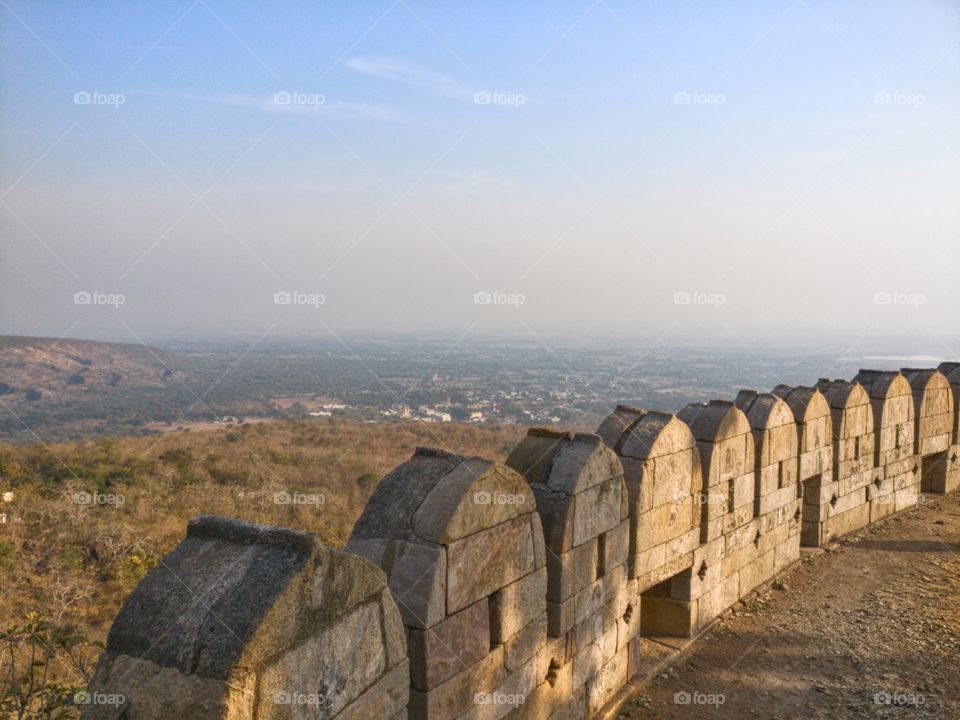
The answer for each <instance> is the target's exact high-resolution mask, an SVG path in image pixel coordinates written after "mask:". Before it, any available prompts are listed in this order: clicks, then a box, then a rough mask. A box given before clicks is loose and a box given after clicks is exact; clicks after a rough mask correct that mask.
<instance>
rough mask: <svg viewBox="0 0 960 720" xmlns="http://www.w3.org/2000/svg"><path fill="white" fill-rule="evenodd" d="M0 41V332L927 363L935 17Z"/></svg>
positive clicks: (939, 243)
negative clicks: (866, 346)
mask: <svg viewBox="0 0 960 720" xmlns="http://www.w3.org/2000/svg"><path fill="white" fill-rule="evenodd" d="M0 18H2V20H0V52H2V70H0V72H2V75H0V126H2V129H3V134H2V141H0V168H2V169H0V181H2V186H0V193H3V196H2V200H3V203H4V205H0V229H2V232H3V243H2V246H0V262H2V265H0V281H2V286H0V331H4V332H18V333H25V334H45V335H53V336H59V335H61V334H63V333H64V332H66V331H68V329H69V332H70V334H73V335H82V336H102V337H112V338H115V339H130V335H131V333H136V335H138V336H142V337H160V336H170V335H192V334H198V333H199V334H217V333H219V334H231V333H254V334H257V333H258V332H260V331H262V330H264V329H267V328H273V329H271V330H270V331H271V332H283V331H291V332H292V331H307V332H310V331H318V332H319V331H324V330H327V329H330V328H343V329H344V330H380V329H402V330H410V331H418V330H428V329H429V330H437V329H440V330H448V331H451V332H455V333H456V332H460V331H462V330H464V329H466V328H467V327H469V326H470V324H471V323H478V324H479V326H480V327H481V328H482V329H484V330H487V331H490V332H498V331H503V332H521V333H523V332H527V331H529V332H532V333H540V332H543V333H548V332H561V333H563V332H569V333H585V332H588V331H595V330H603V331H611V332H617V331H622V332H631V333H633V332H645V333H651V334H654V335H655V334H658V333H661V332H663V331H665V330H667V329H668V328H669V329H670V332H686V333H698V332H713V333H719V334H724V333H728V332H729V333H730V334H732V335H734V336H738V337H739V336H740V335H744V336H745V335H746V334H750V333H753V334H760V335H762V334H763V333H765V332H776V333H780V334H781V335H782V334H784V333H787V334H789V333H792V332H794V330H795V329H796V330H797V331H799V330H800V329H803V330H804V331H812V332H826V331H832V332H840V333H851V332H856V331H858V330H861V329H862V330H867V328H869V327H872V326H876V327H877V329H878V330H879V329H881V328H882V329H884V330H888V331H890V332H907V331H909V330H915V329H916V328H917V327H923V328H927V329H928V331H929V332H930V333H933V334H935V335H936V336H937V337H938V338H942V339H943V341H944V342H946V343H948V344H950V343H953V342H955V340H954V339H953V336H952V335H951V333H952V334H953V335H955V334H956V331H957V327H956V320H955V309H956V307H957V303H958V300H960V283H957V282H956V278H957V273H956V269H957V267H960V240H958V238H960V211H958V210H957V208H958V207H960V203H958V202H957V201H958V199H960V197H958V196H960V160H958V157H960V156H958V152H960V143H958V136H957V135H958V127H960V124H958V115H960V112H958V111H960V102H958V101H960V82H958V80H960V46H958V42H957V38H958V37H960V33H958V30H960V6H958V5H957V4H956V3H948V2H932V1H926V2H924V1H921V2H903V1H901V2H852V1H851V2H842V3H836V2H833V3H825V2H812V1H809V0H798V1H796V2H729V3H711V4H705V3H622V2H613V1H608V0H603V1H601V2H593V3H588V2H570V3H563V2H549V3H546V2H544V3H536V4H533V3H524V4H522V5H519V6H518V4H516V3H507V2H493V3H484V4H476V3H475V4H466V3H454V2H446V3H425V2H413V1H408V0H404V1H400V2H394V3H391V2H360V3H357V2H351V3H294V2H277V3H270V4H269V5H267V4H263V3H236V2H217V1H216V0H202V1H199V2H193V3H191V2H165V3H146V2H144V3H139V2H103V3H89V2H46V3H37V2H31V3H24V2H12V1H11V0H4V4H3V5H2V6H0ZM77 93H87V94H88V95H87V96H84V95H79V96H78V95H77ZM84 97H90V98H91V102H90V103H88V104H84V103H82V99H83V98H84ZM76 98H80V100H81V102H80V103H79V104H78V101H77V100H76ZM286 98H289V102H284V100H285V99H286ZM488 100H489V102H488ZM278 290H280V291H283V290H290V291H293V290H298V291H302V292H312V293H320V294H323V296H324V298H325V302H324V306H323V308H321V309H320V312H315V311H316V310H317V308H313V309H307V308H278V306H276V305H275V304H274V303H273V301H272V297H273V294H274V293H275V292H276V291H278ZM77 291H91V292H92V291H101V292H103V293H121V294H123V295H124V297H125V298H126V301H125V302H124V304H123V306H122V307H120V308H114V309H113V310H112V311H111V312H109V313H108V312H102V311H101V309H98V308H90V307H83V306H77V305H76V304H75V303H74V302H73V300H72V297H73V294H74V293H75V292H77ZM484 291H491V292H492V291H501V292H505V293H513V294H521V295H523V297H524V304H523V306H522V307H520V308H515V307H512V308H509V309H507V308H491V307H485V306H482V305H481V306H477V305H476V304H475V303H474V301H473V297H474V294H475V293H476V292H484ZM678 293H687V294H690V295H692V296H693V297H700V296H722V297H723V302H722V303H719V306H718V304H714V305H713V306H710V307H706V306H705V307H690V306H688V305H684V304H683V303H679V304H678V302H677V300H676V296H677V294H678ZM698 293H699V295H697V294H698ZM884 293H886V294H887V296H889V297H891V298H893V300H892V301H891V302H883V300H882V299H881V300H880V301H878V300H877V297H878V296H880V297H881V298H882V297H883V294H884ZM919 295H923V299H922V302H920V301H919V300H917V297H918V296H919ZM910 297H913V298H914V302H910V301H909V298H910ZM897 298H900V300H899V301H898V300H897ZM903 298H907V300H903ZM692 304H693V305H694V306H696V304H697V303H696V302H694V303H692ZM627 308H629V311H626V309H627Z"/></svg>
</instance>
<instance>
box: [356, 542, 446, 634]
mask: <svg viewBox="0 0 960 720" xmlns="http://www.w3.org/2000/svg"><path fill="white" fill-rule="evenodd" d="M347 549H348V550H350V551H351V552H353V553H356V554H357V555H359V556H361V557H364V558H366V559H367V560H369V561H370V562H372V563H373V564H374V565H377V566H378V567H380V568H382V569H383V570H384V572H386V573H387V578H388V583H389V586H390V592H392V593H393V597H394V599H395V600H396V601H397V607H398V608H399V609H400V616H401V617H402V618H403V623H404V625H409V626H411V627H417V628H428V627H431V626H432V625H435V624H436V623H438V622H440V621H441V620H442V619H443V618H444V617H445V616H446V589H447V553H446V550H445V549H444V548H442V547H439V546H437V545H429V544H426V543H422V542H408V541H405V540H387V539H373V538H357V537H351V538H350V540H349V541H348V543H347Z"/></svg>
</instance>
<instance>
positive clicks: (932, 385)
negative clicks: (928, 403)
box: [900, 368, 950, 415]
mask: <svg viewBox="0 0 960 720" xmlns="http://www.w3.org/2000/svg"><path fill="white" fill-rule="evenodd" d="M900 372H901V373H903V375H904V377H906V378H907V380H908V381H909V383H910V388H911V389H912V390H913V399H914V402H915V403H916V406H917V407H916V409H917V414H918V415H919V414H920V413H921V404H922V403H923V401H924V400H925V396H926V394H927V393H928V392H930V391H931V390H942V389H944V388H946V389H948V390H949V389H950V382H949V381H948V380H947V376H946V375H944V374H943V373H942V372H940V371H939V370H937V369H934V368H926V369H921V368H901V370H900Z"/></svg>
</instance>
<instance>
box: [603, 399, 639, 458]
mask: <svg viewBox="0 0 960 720" xmlns="http://www.w3.org/2000/svg"><path fill="white" fill-rule="evenodd" d="M646 414H647V411H646V410H643V409H642V408H637V407H633V406H631V405H624V404H619V405H617V407H616V408H615V409H614V411H613V412H612V413H610V414H609V415H607V417H606V418H604V420H603V422H601V423H600V427H598V428H597V435H599V436H600V437H601V438H602V439H603V442H604V443H605V444H606V445H607V447H609V448H611V449H612V450H613V451H614V452H616V453H617V454H618V455H619V454H620V448H619V447H618V446H617V443H618V442H620V441H621V440H622V439H623V438H624V437H625V436H626V433H627V432H628V431H629V430H630V428H631V427H633V426H634V425H636V424H637V423H638V422H639V421H640V420H641V418H643V416H644V415H646Z"/></svg>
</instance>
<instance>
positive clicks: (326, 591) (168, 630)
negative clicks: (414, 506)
mask: <svg viewBox="0 0 960 720" xmlns="http://www.w3.org/2000/svg"><path fill="white" fill-rule="evenodd" d="M360 628H362V637H360V636H359V635H357V632H360V630H359V629H360ZM345 634H346V635H350V636H351V637H350V638H349V639H348V638H346V637H341V636H343V635H345ZM398 643H405V640H404V635H403V631H402V625H401V623H400V617H399V614H398V613H397V610H396V605H395V604H394V602H393V599H392V596H391V595H390V594H389V593H388V592H386V576H385V575H384V573H383V572H382V571H381V570H380V569H379V568H377V567H376V566H374V565H372V564H371V563H369V562H367V561H366V560H364V559H362V558H360V557H357V556H355V555H352V554H350V553H346V552H342V551H338V550H332V549H330V548H327V547H323V546H321V545H318V544H317V543H316V541H315V537H314V536H313V535H311V534H309V533H304V532H300V531H294V530H287V529H285V528H277V527H271V526H264V525H256V524H253V523H248V522H243V521H237V520H229V519H226V518H217V517H200V518H196V519H195V520H193V521H192V522H191V523H190V525H189V529H188V535H187V537H186V539H184V540H183V541H182V542H181V543H180V544H179V545H178V546H177V547H176V548H175V549H174V550H173V551H172V552H171V553H169V554H168V555H167V556H166V557H165V558H164V559H163V561H162V562H161V563H160V564H159V565H157V566H156V567H155V568H153V569H152V570H151V571H150V572H149V573H148V574H147V576H146V577H145V578H144V579H143V580H142V581H141V582H140V584H139V585H138V586H137V587H136V588H135V589H134V591H133V592H132V593H131V594H130V596H129V597H128V598H127V600H126V602H125V603H124V604H123V607H122V608H121V609H120V612H119V613H118V614H117V617H116V619H115V620H114V623H113V625H112V627H111V628H110V632H109V634H108V638H107V647H106V650H105V651H104V653H103V654H102V655H101V658H100V661H99V664H98V666H97V671H96V675H95V676H94V679H93V681H92V682H91V689H92V690H95V691H97V692H100V693H105V694H114V695H123V696H124V697H125V698H126V704H125V705H124V706H123V707H122V708H117V711H118V712H120V713H126V715H122V716H123V717H136V718H138V720H161V719H162V718H169V717H179V716H182V717H190V718H197V719H198V720H213V719H214V718H216V719H218V720H220V719H223V720H226V719H227V718H253V717H267V716H268V715H269V716H273V715H271V713H270V712H267V714H264V710H263V708H265V707H266V708H268V709H269V708H271V707H273V708H274V709H275V706H274V704H273V700H272V697H273V694H274V693H276V692H281V691H282V692H288V693H293V692H300V693H316V692H318V690H317V688H320V689H321V692H322V693H323V694H324V698H323V703H324V705H325V707H326V708H327V709H328V710H329V712H330V715H329V717H334V716H335V715H336V714H337V713H338V712H340V711H341V710H344V709H347V708H349V706H350V704H351V703H353V701H354V700H355V699H356V698H358V697H359V696H360V695H361V694H363V693H366V692H368V690H369V688H371V687H373V686H375V685H376V684H377V683H378V682H379V681H380V679H381V678H382V676H383V675H384V674H385V673H387V672H388V671H390V670H391V669H392V668H396V667H399V666H400V665H401V664H404V663H406V659H405V652H406V648H405V644H404V645H403V647H397V645H398ZM291 668H295V669H296V671H295V672H294V671H293V670H291ZM158 697H161V698H163V702H158ZM391 698H392V699H391V700H390V703H389V704H390V707H391V708H393V707H396V711H399V710H401V709H402V708H403V707H404V706H405V705H406V699H405V698H400V697H398V696H396V693H394V694H393V695H392V696H391ZM401 701H402V702H401ZM258 708H259V709H258ZM120 716H121V715H117V717H120ZM83 717H84V718H85V719H88V720H93V719H94V718H107V717H113V715H110V713H109V712H108V711H107V710H105V709H104V708H101V707H95V706H91V707H88V708H86V709H85V711H84V716H83Z"/></svg>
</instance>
